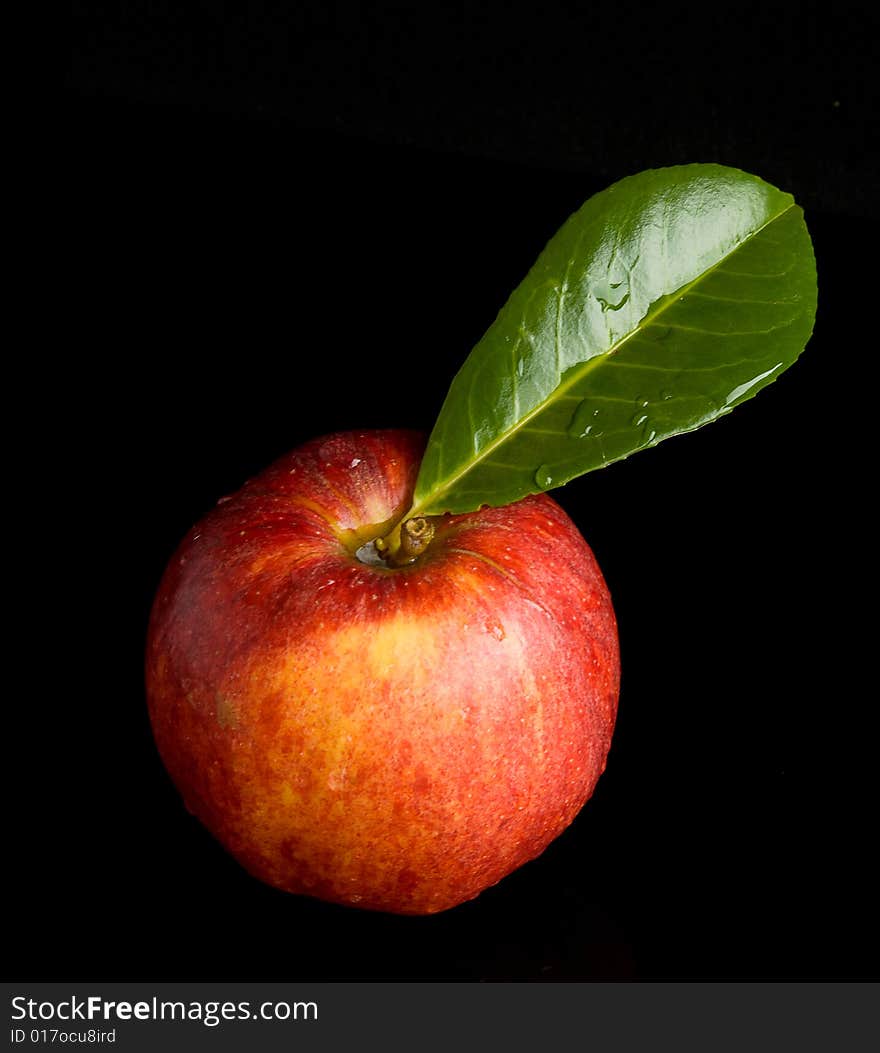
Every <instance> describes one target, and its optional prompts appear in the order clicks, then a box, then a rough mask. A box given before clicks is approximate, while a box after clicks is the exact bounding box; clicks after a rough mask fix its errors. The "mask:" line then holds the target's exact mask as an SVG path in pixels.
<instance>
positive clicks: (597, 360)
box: [403, 200, 797, 519]
mask: <svg viewBox="0 0 880 1053" xmlns="http://www.w3.org/2000/svg"><path fill="white" fill-rule="evenodd" d="M796 207H797V203H796V202H795V201H793V200H792V201H790V202H789V204H787V205H786V206H785V208H784V209H782V211H781V212H777V213H776V214H775V215H774V216H771V217H770V218H769V219H768V220H766V222H764V223H762V224H761V226H760V227H757V228H756V229H755V230H753V231H752V232H751V233H750V234H749V235H748V237H745V238H743V240H742V241H738V242H737V243H736V244H735V245H734V246H733V247H732V248H731V249H729V250H728V251H727V252H726V253H725V254H724V255H723V256H721V257H719V258H718V260H717V261H716V262H715V263H713V264H712V266H711V267H708V268H707V269H706V270H704V271H702V272H701V273H700V274H698V275H697V276H696V278H693V279H692V280H691V281H689V282H688V283H687V284H686V285H682V286H681V287H680V288H678V289H676V290H674V291H673V292H672V293H667V294H665V295H664V296H660V297H658V300H663V301H664V302H663V304H662V306H660V307H659V308H657V310H656V311H654V312H651V311H649V312H648V314H646V315H645V316H644V318H642V319H641V320H640V321H639V323H638V325H637V326H636V327H635V328H634V329H631V330H630V331H629V332H628V333H626V335H625V336H622V337H621V338H620V339H619V340H618V341H617V342H616V343H614V344H612V346H611V347H610V348H608V350H607V351H603V352H601V354H598V355H594V356H593V357H592V358H590V359H588V360H587V361H586V362H584V364H583V365H582V366H581V367H580V368H578V367H577V366H576V367H574V369H573V370H572V376H571V378H570V379H569V380H566V381H564V382H563V383H561V384H559V385H558V386H557V387H555V388H554V389H553V391H552V392H551V393H550V394H549V395H548V396H547V397H546V398H545V399H543V400H542V401H541V402H539V403H538V405H537V406H535V407H534V409H532V410H530V411H529V412H528V413H527V414H526V415H525V416H524V417H522V418H520V420H518V421H517V422H516V424H514V425H513V426H512V427H510V428H508V429H507V430H506V431H503V432H502V433H501V434H500V435H499V436H498V437H497V438H496V439H494V440H493V441H492V442H490V443H489V445H488V446H484V447H483V449H482V450H481V451H480V453H479V455H478V456H476V457H474V458H473V460H470V461H468V462H466V464H465V465H464V466H463V467H462V468H461V470H460V471H458V472H457V473H456V474H455V475H453V476H451V477H450V478H449V480H448V481H447V483H446V485H445V486H443V487H441V488H440V489H439V490H435V491H434V492H433V493H432V494H431V496H430V498H428V499H427V500H422V501H420V502H419V503H418V504H413V505H412V507H411V508H410V510H409V511H408V512H407V513H406V515H405V516H404V517H403V518H404V519H411V518H412V517H413V516H417V515H420V514H423V510H424V509H425V508H427V507H428V506H429V505H431V504H433V503H434V502H435V501H436V499H437V498H438V497H440V496H442V495H444V494H448V493H449V491H450V490H452V489H453V488H454V487H455V484H456V483H457V482H458V481H459V480H460V479H463V478H464V477H465V476H466V475H468V473H469V472H471V471H473V469H474V468H475V467H476V466H477V465H478V464H479V463H480V462H481V461H483V460H485V459H486V458H487V457H488V456H489V455H490V454H492V453H493V452H494V451H495V450H497V449H498V447H499V446H502V445H503V444H504V443H506V442H507V441H508V440H509V439H510V437H511V436H512V435H515V434H516V433H517V432H518V431H519V430H520V429H521V428H523V427H524V426H525V425H526V424H528V423H529V421H531V420H534V418H535V417H537V416H539V415H540V414H541V413H543V411H544V410H545V409H546V408H547V407H548V406H549V405H551V404H552V403H554V402H556V401H557V400H558V399H560V398H562V397H563V396H564V395H565V394H566V393H567V392H568V391H569V390H570V389H571V388H572V387H573V386H574V385H575V384H578V383H580V382H581V381H582V380H584V379H585V378H586V377H587V376H589V374H590V373H591V372H592V371H593V370H594V369H597V368H598V367H599V366H600V365H602V364H604V363H605V362H606V361H607V360H608V359H609V358H611V356H612V355H614V354H616V353H617V352H618V351H619V350H620V348H621V347H623V346H624V345H625V344H626V342H627V341H628V340H631V339H632V338H633V337H634V336H637V335H638V334H639V333H640V332H642V330H643V329H646V328H647V327H648V326H650V325H653V324H654V322H655V321H656V319H657V318H659V317H662V315H663V312H664V311H666V310H668V309H669V308H670V307H671V306H672V305H673V304H674V303H675V302H676V300H677V299H681V298H682V297H684V296H686V295H687V294H688V293H689V292H690V291H691V289H693V288H694V286H696V285H699V283H700V282H702V281H704V280H705V279H706V278H707V277H708V276H709V275H710V274H711V273H712V272H713V271H715V270H717V268H718V267H720V266H721V264H722V263H724V261H725V260H727V259H729V258H730V257H731V256H733V255H734V253H736V252H738V251H739V250H740V249H741V248H742V247H743V246H744V245H747V244H748V243H749V242H750V241H752V240H753V239H754V238H756V237H758V235H759V234H761V233H762V232H763V231H764V230H766V229H767V228H768V227H770V226H772V225H773V224H774V223H776V222H777V221H778V220H780V219H782V217H783V216H784V215H785V214H786V213H787V212H790V211H791V209H793V208H796Z"/></svg>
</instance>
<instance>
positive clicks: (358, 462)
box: [348, 457, 361, 468]
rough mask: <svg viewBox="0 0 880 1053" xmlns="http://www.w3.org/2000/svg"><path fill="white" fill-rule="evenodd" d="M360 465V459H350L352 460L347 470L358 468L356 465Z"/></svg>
mask: <svg viewBox="0 0 880 1053" xmlns="http://www.w3.org/2000/svg"><path fill="white" fill-rule="evenodd" d="M360 463H361V459H360V457H352V459H351V464H349V466H348V467H349V468H357V466H358V465H359V464H360Z"/></svg>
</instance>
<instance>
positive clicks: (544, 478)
mask: <svg viewBox="0 0 880 1053" xmlns="http://www.w3.org/2000/svg"><path fill="white" fill-rule="evenodd" d="M535 483H536V484H537V485H538V486H540V488H541V489H542V490H546V489H547V488H548V487H550V486H552V485H553V471H552V469H551V468H550V466H549V465H547V464H542V465H541V467H540V468H538V469H537V470H536V471H535Z"/></svg>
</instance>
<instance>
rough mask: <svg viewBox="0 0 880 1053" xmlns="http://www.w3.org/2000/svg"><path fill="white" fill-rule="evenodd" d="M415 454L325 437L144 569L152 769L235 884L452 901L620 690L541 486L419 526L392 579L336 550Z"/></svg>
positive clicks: (537, 833)
mask: <svg viewBox="0 0 880 1053" xmlns="http://www.w3.org/2000/svg"><path fill="white" fill-rule="evenodd" d="M422 450H423V440H422V439H421V437H419V436H418V435H415V434H412V433H410V432H402V431H379V432H351V433H344V434H339V435H333V436H330V437H328V438H324V439H320V440H316V441H314V442H310V443H307V444H305V445H304V446H302V447H300V448H299V449H297V450H295V451H294V452H293V453H290V454H288V455H287V456H285V457H282V458H281V459H280V460H279V461H277V462H276V463H275V464H273V465H272V466H271V467H269V468H268V469H267V470H266V471H264V472H263V473H262V474H260V475H258V476H257V477H256V478H254V479H252V480H250V481H249V482H248V483H247V484H246V485H245V486H244V487H243V488H242V489H241V490H240V491H239V492H238V493H237V494H235V495H234V496H233V497H227V498H223V499H221V501H220V502H219V503H218V505H217V507H216V508H215V509H214V510H213V511H212V512H210V513H209V514H208V515H207V516H206V517H205V518H204V519H203V520H202V521H201V522H200V523H199V524H198V525H197V526H196V527H195V528H194V529H193V530H192V531H191V532H190V534H189V536H188V537H187V538H186V539H185V540H184V541H183V542H182V544H181V545H180V547H179V549H178V550H177V552H176V553H175V555H174V557H173V558H172V560H171V563H170V564H169V566H168V568H167V570H166V572H165V575H164V577H163V580H162V583H161V586H160V589H159V592H158V595H157V597H156V600H155V605H154V608H153V613H152V617H151V623H150V630H149V639H148V644H147V661H146V681H147V694H148V700H149V709H150V717H151V720H152V725H153V730H154V733H155V737H156V742H157V744H158V748H159V751H160V753H161V756H162V758H163V760H164V762H165V764H166V766H167V768H168V770H169V772H170V774H171V776H172V778H173V779H174V781H175V783H176V784H177V786H178V788H179V789H180V791H181V793H182V795H183V798H184V801H185V802H186V805H187V807H188V808H189V809H190V810H191V811H192V812H193V813H194V814H195V815H196V816H197V817H198V818H199V819H200V820H201V821H202V822H203V823H204V824H205V826H206V827H207V828H208V829H209V830H210V831H211V832H212V833H213V834H214V835H215V836H216V837H217V838H218V839H219V840H220V842H221V843H222V844H223V845H225V846H226V848H227V849H228V850H229V852H231V853H232V855H233V856H235V858H236V859H238V860H239V862H240V863H241V864H242V865H243V866H244V867H246V868H247V870H249V871H250V872H251V874H253V875H255V876H256V877H258V878H261V879H262V880H263V881H266V882H268V883H269V884H271V885H274V886H277V887H278V888H281V889H286V890H288V891H289V892H295V893H303V894H308V895H311V896H316V897H319V898H320V899H324V900H330V901H334V902H337V903H344V904H357V905H358V906H360V907H365V908H371V909H374V910H383V911H391V912H395V913H402V914H428V913H433V912H435V911H440V910H445V909H446V908H448V907H453V906H455V905H456V904H458V903H461V902H463V901H464V900H468V899H471V898H472V897H474V896H476V895H477V894H478V893H480V892H481V891H482V890H483V889H485V888H487V887H488V886H490V885H492V884H494V883H495V882H497V881H499V880H500V879H501V878H502V877H504V876H505V875H506V874H509V873H510V872H511V871H512V870H514V869H515V868H516V867H519V866H520V865H521V864H523V863H525V862H526V861H527V860H530V859H533V858H534V857H535V856H537V855H539V854H540V853H541V852H542V851H543V850H544V849H545V848H546V847H547V845H548V844H549V843H550V842H551V841H552V840H553V839H554V838H555V837H556V836H557V835H558V834H559V833H561V831H563V830H564V829H565V828H566V827H567V826H568V825H569V823H570V822H571V821H572V819H573V818H574V817H575V815H576V814H577V812H578V811H579V810H580V808H581V806H582V805H583V804H584V802H585V801H586V800H587V798H588V797H589V796H590V794H591V793H592V791H593V788H594V787H595V785H596V780H597V779H598V777H599V775H600V774H601V772H602V771H603V769H604V767H605V759H606V755H607V753H608V749H609V746H610V743H611V734H612V730H613V727H614V719H615V714H616V709H617V696H618V680H619V660H618V645H617V630H616V624H615V619H614V612H613V609H612V606H611V600H610V597H609V595H608V589H607V587H606V585H605V582H604V580H603V578H602V575H601V573H600V571H599V568H598V566H597V564H596V561H595V558H594V557H593V554H592V552H591V551H590V549H589V548H588V547H587V545H586V543H585V542H584V540H583V538H582V537H581V536H580V534H579V533H578V531H577V530H576V529H575V527H574V525H573V524H572V522H571V520H570V519H569V518H568V517H567V516H566V514H565V513H564V512H563V511H562V509H561V508H560V507H559V505H557V504H556V503H555V502H554V501H553V500H552V499H551V498H549V497H547V496H545V495H541V496H534V497H527V498H526V499H525V500H522V501H519V502H517V503H516V504H512V505H508V506H506V507H502V508H485V509H483V510H481V511H479V512H473V513H471V514H468V515H455V516H443V517H439V518H437V519H435V520H434V521H433V525H434V527H435V533H434V537H433V539H432V540H431V541H430V544H429V545H428V547H427V549H426V550H425V551H424V553H423V554H422V555H420V556H419V557H418V558H417V559H416V561H415V562H413V563H411V564H409V565H406V566H402V567H389V566H385V565H384V564H382V565H379V564H377V563H370V562H363V561H362V559H359V558H358V556H357V555H356V552H357V551H358V550H359V549H361V546H362V545H364V543H365V542H368V541H370V540H371V539H373V538H375V537H377V536H378V535H380V534H381V533H382V532H383V530H384V532H387V530H388V528H389V527H390V526H391V525H393V523H394V521H395V519H396V518H397V517H400V516H402V515H403V514H405V512H406V510H407V508H408V507H409V504H410V499H411V496H412V490H413V486H414V483H415V478H416V473H417V470H418V466H419V460H420V457H421V454H422ZM362 555H363V551H362Z"/></svg>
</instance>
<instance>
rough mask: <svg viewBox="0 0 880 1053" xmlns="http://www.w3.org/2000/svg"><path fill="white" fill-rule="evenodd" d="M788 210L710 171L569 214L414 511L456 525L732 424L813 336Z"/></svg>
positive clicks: (452, 410)
mask: <svg viewBox="0 0 880 1053" xmlns="http://www.w3.org/2000/svg"><path fill="white" fill-rule="evenodd" d="M815 311H816V270H815V262H814V258H813V251H812V246H811V243H810V238H809V234H808V232H807V228H806V225H805V223H804V219H803V213H802V211H801V209H800V208H799V207H798V206H797V205H795V203H794V200H793V198H792V197H791V196H790V195H789V194H786V193H783V192H782V191H779V190H777V189H776V188H775V187H772V186H770V185H769V184H767V183H765V182H763V181H762V180H761V179H758V178H757V177H756V176H752V175H748V174H747V173H745V172H741V171H739V170H737V169H732V168H726V167H722V166H720V165H685V166H680V167H674V168H664V169H657V170H652V171H648V172H643V173H641V174H640V175H636V176H632V177H630V178H627V179H624V180H622V181H621V182H619V183H616V184H615V185H613V186H612V187H610V188H608V189H607V190H604V191H602V192H601V193H600V194H597V195H596V196H595V197H592V198H590V200H589V201H587V203H586V204H585V205H584V206H583V207H582V208H581V209H580V210H579V211H578V212H576V213H575V214H574V215H573V216H572V217H571V218H570V219H569V220H568V221H567V222H566V223H565V224H564V225H563V226H562V228H561V229H560V230H559V232H558V233H557V234H556V235H555V237H554V238H553V239H552V240H551V241H550V243H549V244H548V245H547V247H546V248H545V249H544V251H543V252H542V253H541V255H540V256H539V258H538V260H537V262H536V263H535V265H534V267H533V268H532V269H531V271H530V272H529V274H528V275H527V276H526V278H525V280H524V281H523V282H522V284H521V285H520V286H519V287H518V288H517V289H516V290H515V291H514V292H513V294H512V295H511V297H510V299H509V300H508V302H507V304H506V305H505V306H504V307H503V308H502V310H501V312H500V313H499V315H498V317H497V319H496V320H495V322H494V323H493V324H492V326H491V327H490V328H489V330H488V331H487V332H486V334H485V335H484V336H483V338H482V339H481V340H480V342H479V343H478V344H477V346H476V347H475V348H474V350H473V351H472V352H471V354H470V355H469V357H468V358H467V360H466V362H465V364H464V365H463V367H462V369H461V370H460V371H459V373H458V374H457V376H456V377H455V379H454V380H453V382H452V385H451V387H450V390H449V394H448V395H447V398H446V401H445V402H444V404H443V408H442V410H441V412H440V415H439V417H438V419H437V423H436V425H435V427H434V430H433V432H432V433H431V436H430V439H429V442H428V447H427V450H426V453H425V457H424V460H423V462H422V466H421V471H420V474H419V478H418V481H417V485H416V491H415V497H414V504H413V508H412V510H411V514H412V515H415V514H440V513H443V512H468V511H472V510H474V509H476V508H478V507H480V506H481V505H483V504H489V505H501V504H508V503H510V502H512V501H516V500H519V499H520V498H522V497H524V496H526V494H529V493H535V492H538V491H541V490H546V489H549V488H551V487H555V486H559V485H561V484H563V483H565V482H568V481H569V480H570V479H573V478H574V477H575V476H578V475H581V474H583V473H584V472H588V471H591V470H593V469H595V468H601V467H603V466H605V465H607V464H611V463H612V462H613V461H617V460H620V459H621V458H623V457H627V456H629V455H630V454H631V453H633V452H635V451H636V450H640V449H644V448H645V447H648V446H654V445H656V444H657V443H658V442H660V441H661V440H662V439H665V438H668V437H669V436H671V435H677V434H680V433H682V432H687V431H692V430H693V429H695V428H698V427H700V426H701V425H703V424H706V423H708V422H709V421H712V420H714V419H716V418H717V417H720V416H722V415H723V414H726V413H729V412H730V410H731V409H733V408H734V407H735V406H737V405H738V404H739V403H740V402H742V401H744V400H745V399H747V398H750V397H751V396H753V395H754V394H756V393H757V392H758V391H759V390H760V389H761V388H762V387H764V386H766V385H767V384H769V383H770V382H771V381H773V380H775V379H776V377H778V376H779V374H780V373H781V372H782V371H783V370H784V369H786V368H787V367H788V366H790V365H791V364H792V363H793V362H794V361H795V359H796V358H797V357H798V355H799V354H800V352H801V351H802V350H803V348H804V345H805V344H806V342H807V340H808V339H809V337H810V334H811V332H812V327H813V320H814V317H815Z"/></svg>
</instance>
